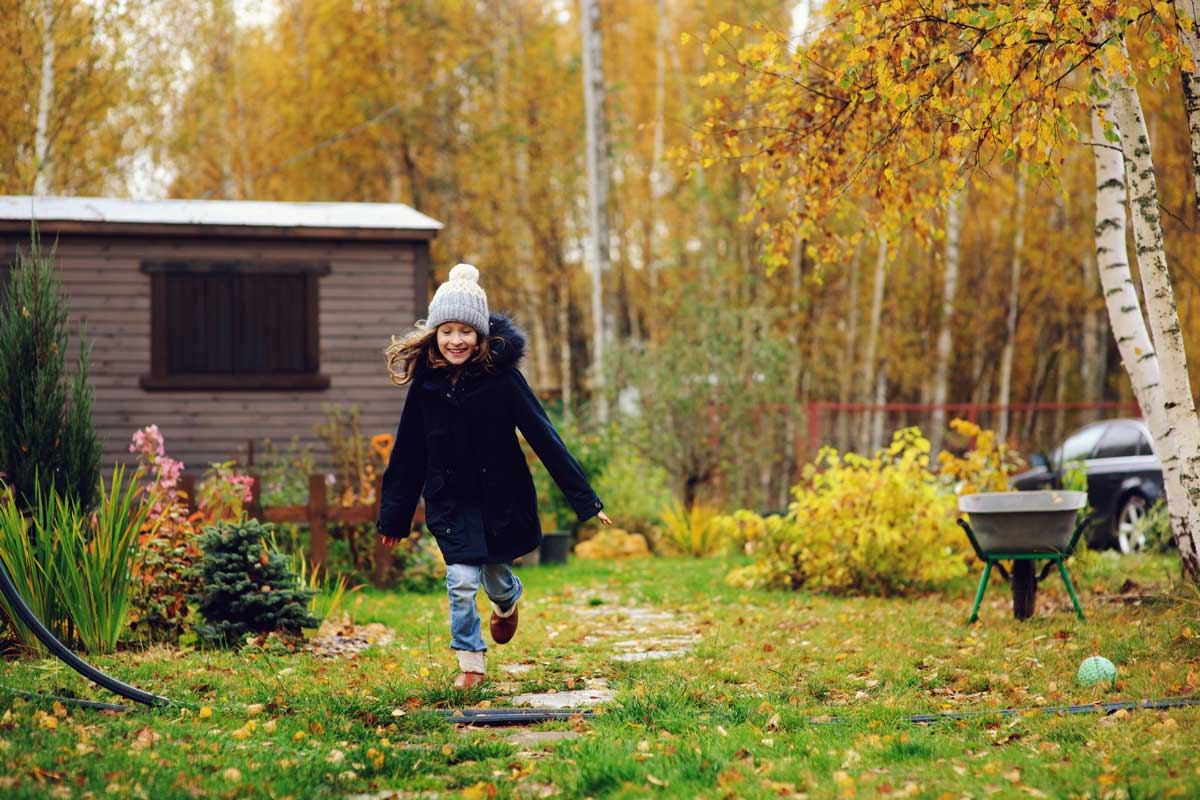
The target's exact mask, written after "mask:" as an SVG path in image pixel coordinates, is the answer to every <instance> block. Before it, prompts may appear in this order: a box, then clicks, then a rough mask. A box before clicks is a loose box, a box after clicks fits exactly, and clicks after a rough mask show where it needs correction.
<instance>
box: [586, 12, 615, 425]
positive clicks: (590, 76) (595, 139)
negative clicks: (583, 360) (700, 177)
mask: <svg viewBox="0 0 1200 800" xmlns="http://www.w3.org/2000/svg"><path fill="white" fill-rule="evenodd" d="M580 9H581V13H580V22H581V24H582V26H583V41H582V45H583V98H584V106H585V117H586V126H587V148H586V149H587V180H588V216H589V222H590V225H589V233H590V235H589V236H588V253H589V256H590V257H589V259H588V260H589V261H590V263H591V268H592V387H591V388H592V401H593V403H594V404H595V410H596V418H597V419H598V420H599V421H600V422H602V423H603V422H607V421H608V395H607V392H606V390H605V385H604V358H605V349H606V348H605V344H606V343H605V339H606V338H607V328H608V325H607V324H606V322H607V321H606V318H605V304H604V284H605V281H606V280H607V278H608V274H609V271H610V268H611V267H610V259H609V232H608V189H609V175H608V131H607V125H606V124H605V118H604V92H605V88H604V50H603V40H602V37H601V34H600V2H599V0H580Z"/></svg>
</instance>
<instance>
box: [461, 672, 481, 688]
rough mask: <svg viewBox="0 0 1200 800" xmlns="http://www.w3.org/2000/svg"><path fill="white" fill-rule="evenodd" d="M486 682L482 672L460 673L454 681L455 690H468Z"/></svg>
mask: <svg viewBox="0 0 1200 800" xmlns="http://www.w3.org/2000/svg"><path fill="white" fill-rule="evenodd" d="M486 680H487V675H484V674H483V673H482V672H462V673H459V676H458V677H457V678H455V679H454V688H455V689H470V688H471V687H472V686H478V685H479V684H481V683H483V682H484V681H486Z"/></svg>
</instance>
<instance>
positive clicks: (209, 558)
mask: <svg viewBox="0 0 1200 800" xmlns="http://www.w3.org/2000/svg"><path fill="white" fill-rule="evenodd" d="M273 531H274V526H272V525H271V524H270V523H267V524H263V523H260V522H258V521H257V520H253V519H245V518H243V519H242V520H240V521H238V522H228V521H224V520H222V521H220V522H218V523H217V524H215V525H210V526H209V527H207V528H205V529H204V533H203V535H202V537H201V540H200V549H201V551H202V552H203V553H204V556H203V558H202V559H201V562H200V574H201V586H202V588H201V590H200V592H199V593H197V594H196V595H194V596H192V597H190V598H189V599H190V600H192V601H193V602H196V603H197V604H198V605H199V608H198V611H199V612H200V615H201V616H202V617H203V618H204V620H205V622H206V623H207V624H203V625H198V626H196V635H197V638H198V639H199V640H200V642H201V643H204V644H210V645H215V646H218V647H236V646H238V645H240V644H241V643H242V640H243V638H244V637H245V635H246V634H248V633H250V634H267V633H271V632H274V631H280V632H283V633H286V634H293V635H299V634H300V629H301V628H315V627H317V626H318V625H319V624H320V620H319V619H316V618H315V617H313V616H312V615H311V614H310V613H309V611H308V608H309V601H310V600H312V597H313V594H314V592H313V591H312V590H311V589H307V588H304V587H303V586H302V585H301V581H300V577H299V576H298V575H297V574H296V573H295V572H294V571H293V570H292V568H291V565H290V563H289V559H288V557H287V556H286V555H284V554H282V553H279V552H274V551H272V549H271V547H270V539H271V537H272V533H273Z"/></svg>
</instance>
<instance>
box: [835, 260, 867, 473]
mask: <svg viewBox="0 0 1200 800" xmlns="http://www.w3.org/2000/svg"><path fill="white" fill-rule="evenodd" d="M861 256H862V241H861V240H860V241H859V243H858V245H857V246H855V248H854V256H853V257H852V258H851V259H850V290H849V291H848V292H847V296H846V316H845V321H846V322H845V324H846V341H845V344H844V345H843V346H842V353H841V362H842V363H841V370H840V373H841V374H840V375H838V402H840V403H849V402H851V401H852V400H855V399H857V396H858V393H857V391H856V387H855V385H854V376H855V374H856V370H855V369H854V346H855V344H856V343H857V342H858V268H859V261H860V260H861ZM852 417H853V414H852V413H851V412H849V411H847V410H846V409H844V408H843V409H841V410H839V411H838V418H837V444H836V447H837V448H838V449H839V450H843V451H844V450H854V449H855V446H856V443H855V441H854V439H855V438H856V437H854V436H852V435H851V429H852V427H853V428H857V426H856V425H852V422H851V420H852Z"/></svg>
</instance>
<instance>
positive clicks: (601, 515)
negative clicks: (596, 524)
mask: <svg viewBox="0 0 1200 800" xmlns="http://www.w3.org/2000/svg"><path fill="white" fill-rule="evenodd" d="M596 519H598V520H600V521H601V522H603V523H604V524H605V525H612V520H611V519H609V518H608V514H605V513H604V512H603V511H601V512H600V513H599V514H597V515H596Z"/></svg>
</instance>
